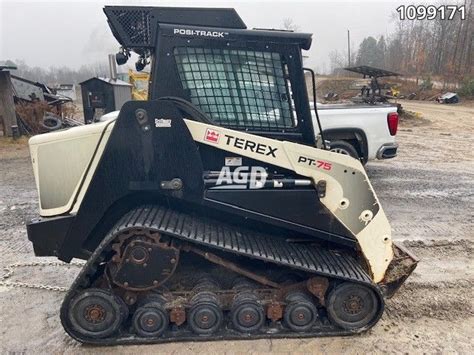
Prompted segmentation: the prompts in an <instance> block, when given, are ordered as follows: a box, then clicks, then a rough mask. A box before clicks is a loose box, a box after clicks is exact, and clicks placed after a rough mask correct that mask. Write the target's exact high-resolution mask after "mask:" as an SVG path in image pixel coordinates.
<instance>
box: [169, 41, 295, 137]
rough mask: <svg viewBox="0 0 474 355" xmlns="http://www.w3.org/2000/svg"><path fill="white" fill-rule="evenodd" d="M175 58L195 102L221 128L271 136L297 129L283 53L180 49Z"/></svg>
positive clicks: (180, 73)
mask: <svg viewBox="0 0 474 355" xmlns="http://www.w3.org/2000/svg"><path fill="white" fill-rule="evenodd" d="M174 55H175V59H176V63H177V66H178V72H179V76H180V79H181V82H182V85H183V88H184V89H185V90H187V92H188V94H189V97H190V100H191V102H192V103H193V104H194V105H196V106H198V107H199V108H200V109H201V110H202V111H204V112H205V113H207V114H208V115H209V116H210V117H211V118H212V120H214V121H215V122H216V123H219V124H221V125H223V126H227V127H235V128H242V127H245V128H249V129H255V130H270V131H274V130H283V129H287V128H293V127H295V126H296V121H295V120H294V117H293V110H292V108H291V103H290V100H291V97H290V96H291V95H290V90H289V85H288V82H287V79H286V78H285V75H284V71H283V69H284V65H285V64H284V60H283V59H284V58H283V57H282V56H281V55H280V54H279V53H270V52H257V51H248V50H227V49H218V48H195V47H178V48H175V51H174Z"/></svg>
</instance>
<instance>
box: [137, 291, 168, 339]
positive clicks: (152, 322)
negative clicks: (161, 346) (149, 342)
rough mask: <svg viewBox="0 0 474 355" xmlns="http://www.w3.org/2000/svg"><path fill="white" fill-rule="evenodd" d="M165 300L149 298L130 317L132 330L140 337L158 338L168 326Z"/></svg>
mask: <svg viewBox="0 0 474 355" xmlns="http://www.w3.org/2000/svg"><path fill="white" fill-rule="evenodd" d="M165 303H166V300H165V299H164V298H162V297H160V296H158V295H154V296H151V297H149V298H147V299H146V301H145V302H143V303H142V305H141V306H140V307H138V308H137V310H136V311H135V313H134V314H133V317H132V324H133V329H134V330H135V332H136V333H137V334H138V335H139V336H141V337H155V338H156V337H160V336H161V335H163V333H164V332H165V331H166V329H167V328H168V325H169V315H168V312H167V311H166V309H165V308H164V305H165Z"/></svg>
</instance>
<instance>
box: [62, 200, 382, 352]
mask: <svg viewBox="0 0 474 355" xmlns="http://www.w3.org/2000/svg"><path fill="white" fill-rule="evenodd" d="M133 229H150V230H152V231H157V232H160V233H162V234H164V235H168V236H170V237H175V238H177V239H180V240H185V241H187V242H189V243H193V244H195V245H197V246H198V245H200V246H202V247H204V249H218V250H223V251H226V252H230V253H234V254H240V255H242V256H247V257H250V258H253V259H258V260H264V261H266V262H271V263H274V264H278V265H281V266H286V267H288V268H289V269H299V270H304V271H306V272H309V273H313V274H315V275H321V276H326V277H328V278H330V279H339V280H345V281H351V282H356V283H362V284H365V285H366V286H368V287H370V288H372V289H373V290H374V291H375V293H376V295H377V296H378V298H379V305H380V307H379V312H378V314H377V316H376V317H375V318H374V320H373V322H371V324H369V325H368V326H366V327H365V328H363V329H358V330H352V331H347V330H343V329H340V328H337V327H335V326H333V325H331V324H329V323H328V322H327V321H323V322H320V323H319V324H318V323H317V324H316V325H315V326H314V327H313V329H312V330H311V331H309V332H305V333H295V332H292V331H290V330H288V329H285V328H283V327H279V328H281V329H279V330H277V331H276V332H275V328H272V329H271V331H270V330H269V329H265V328H263V330H262V331H261V332H259V333H256V334H251V335H249V334H242V333H239V332H236V331H233V330H232V329H227V327H223V328H222V330H221V331H219V332H218V333H217V334H213V335H211V336H198V335H195V334H194V333H192V332H191V331H189V330H187V329H183V330H177V331H168V332H166V333H165V334H164V335H163V336H162V337H160V338H140V337H137V336H136V335H134V334H131V333H129V332H127V331H126V330H122V331H121V332H120V333H119V334H116V335H115V336H114V337H113V338H112V337H111V338H105V339H92V338H85V337H82V336H81V335H80V334H78V333H77V332H75V331H74V329H72V327H71V325H70V323H69V321H68V319H67V313H68V307H69V303H70V301H71V300H72V298H73V297H74V296H75V295H76V294H77V293H78V292H80V291H81V290H83V289H84V288H87V287H89V285H90V282H89V278H90V277H91V276H93V275H94V274H95V272H96V270H97V266H98V264H100V263H101V262H103V261H104V257H103V254H104V253H105V252H106V251H107V250H109V248H110V244H111V242H112V241H113V240H114V239H115V238H116V237H117V236H118V235H119V234H121V233H123V232H125V231H127V230H133ZM383 309H384V301H383V296H382V293H381V292H380V289H379V288H378V286H377V285H375V284H374V283H372V281H371V279H370V277H369V275H367V273H366V272H365V271H364V270H363V269H362V268H361V266H360V265H359V264H358V263H357V262H356V261H355V260H354V258H353V257H352V256H350V255H348V254H345V253H343V252H341V251H331V250H328V249H321V248H316V247H313V246H309V245H307V244H305V245H302V244H298V243H289V242H287V241H285V240H284V239H282V238H277V237H272V236H270V235H267V234H264V233H258V232H255V231H250V230H247V229H245V228H241V227H236V226H232V225H226V224H223V223H222V222H220V221H216V220H212V219H207V218H206V219H203V218H202V217H194V216H191V215H189V214H185V213H182V212H178V211H175V210H171V209H168V208H165V207H162V206H152V205H147V206H141V207H139V208H136V209H134V210H132V211H130V212H129V213H127V214H126V215H125V216H124V217H122V218H121V219H120V221H119V222H118V223H117V224H116V225H115V227H114V228H113V229H112V230H111V231H110V232H109V233H108V234H107V236H106V237H105V238H104V239H103V241H102V242H101V243H100V245H99V246H98V247H97V249H96V250H95V251H94V253H92V255H91V256H90V258H89V260H88V261H87V263H86V264H85V265H84V267H83V269H82V270H81V272H80V273H79V275H78V276H77V278H76V279H75V281H74V282H73V284H72V285H71V288H70V290H69V291H68V293H67V294H66V296H65V298H64V301H63V303H62V306H61V321H62V324H63V327H64V329H65V330H66V332H67V333H68V334H69V335H70V336H72V337H73V338H74V339H76V340H78V341H80V342H82V343H90V344H98V345H119V344H139V343H160V342H172V341H209V340H224V339H229V340H230V339H261V338H290V337H316V336H335V335H350V334H356V333H360V332H363V331H365V330H367V329H369V328H371V327H372V326H373V325H374V324H375V323H377V321H378V320H379V319H380V317H381V316H382V313H383Z"/></svg>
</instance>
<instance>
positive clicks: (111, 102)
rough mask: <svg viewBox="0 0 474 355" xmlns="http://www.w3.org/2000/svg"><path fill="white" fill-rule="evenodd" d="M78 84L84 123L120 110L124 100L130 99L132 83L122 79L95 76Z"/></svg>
mask: <svg viewBox="0 0 474 355" xmlns="http://www.w3.org/2000/svg"><path fill="white" fill-rule="evenodd" d="M80 85H81V93H82V105H83V107H84V121H85V123H91V122H94V121H95V120H98V119H99V118H100V116H102V115H104V114H106V113H109V112H112V111H116V110H120V109H121V107H122V105H123V104H124V103H125V102H127V101H130V100H131V99H132V85H130V84H129V83H126V82H125V81H122V80H118V79H110V78H101V77H96V78H90V79H88V80H86V81H83V82H82V83H80Z"/></svg>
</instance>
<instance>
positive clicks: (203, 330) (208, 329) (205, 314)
mask: <svg viewBox="0 0 474 355" xmlns="http://www.w3.org/2000/svg"><path fill="white" fill-rule="evenodd" d="M223 319H224V315H223V313H222V309H221V307H220V306H219V302H218V299H217V296H216V294H215V293H213V292H210V291H202V292H199V293H197V294H196V295H194V296H193V298H191V308H190V310H189V313H188V316H187V320H188V325H189V327H190V328H191V329H192V331H193V332H194V333H196V334H199V335H210V334H213V333H215V332H216V331H217V330H218V329H219V328H220V326H221V324H222V321H223Z"/></svg>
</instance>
